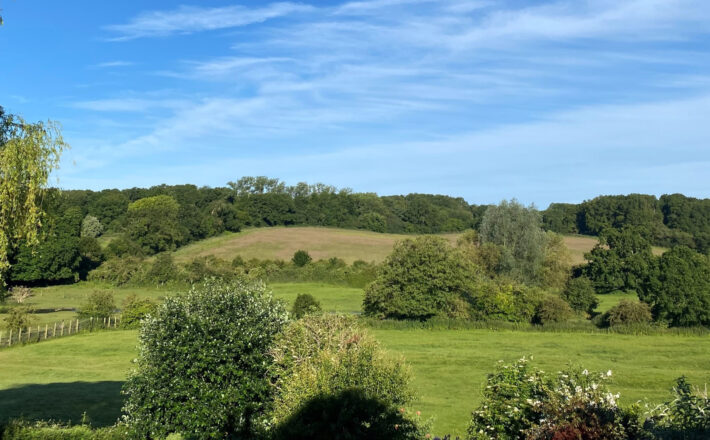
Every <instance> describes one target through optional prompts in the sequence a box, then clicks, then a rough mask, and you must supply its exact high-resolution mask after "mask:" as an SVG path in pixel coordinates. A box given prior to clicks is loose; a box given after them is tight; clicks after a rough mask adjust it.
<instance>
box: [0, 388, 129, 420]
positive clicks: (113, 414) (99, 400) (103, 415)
mask: <svg viewBox="0 0 710 440" xmlns="http://www.w3.org/2000/svg"><path fill="white" fill-rule="evenodd" d="M122 386H123V382H109V381H106V382H69V383H50V384H41V385H40V384H33V385H22V386H18V387H15V388H9V389H5V390H0V425H1V424H3V423H5V422H7V421H8V420H10V419H18V418H23V419H25V420H28V421H33V420H53V421H58V422H64V423H68V422H71V423H73V424H76V423H80V422H81V420H82V414H84V412H86V415H87V417H88V418H89V421H90V422H91V424H92V426H96V427H100V426H109V425H113V424H114V423H115V422H116V420H117V419H118V418H119V416H120V415H121V406H123V396H121V387H122Z"/></svg>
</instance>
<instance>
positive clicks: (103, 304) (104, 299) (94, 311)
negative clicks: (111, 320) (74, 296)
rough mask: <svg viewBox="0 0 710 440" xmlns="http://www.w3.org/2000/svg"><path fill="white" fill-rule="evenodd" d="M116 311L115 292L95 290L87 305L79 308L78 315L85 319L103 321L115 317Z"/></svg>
mask: <svg viewBox="0 0 710 440" xmlns="http://www.w3.org/2000/svg"><path fill="white" fill-rule="evenodd" d="M114 310H116V302H115V301H114V299H113V292H106V291H101V290H95V291H93V292H91V294H90V295H89V298H88V299H87V300H86V303H85V304H84V305H82V306H81V307H80V308H79V311H78V313H79V316H80V317H81V318H83V319H88V318H96V319H103V318H108V317H109V316H111V315H113V312H114Z"/></svg>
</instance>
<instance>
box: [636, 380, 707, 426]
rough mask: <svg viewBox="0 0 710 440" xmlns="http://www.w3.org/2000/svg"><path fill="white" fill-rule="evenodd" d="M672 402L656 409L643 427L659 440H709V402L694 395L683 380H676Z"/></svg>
mask: <svg viewBox="0 0 710 440" xmlns="http://www.w3.org/2000/svg"><path fill="white" fill-rule="evenodd" d="M673 394H674V396H675V398H674V399H673V400H671V401H670V402H666V403H664V404H662V405H659V406H658V407H657V408H655V409H654V410H653V411H652V413H651V414H650V417H648V418H647V419H646V422H645V424H644V426H645V427H646V428H647V429H648V430H649V431H651V432H652V433H653V434H654V435H655V436H656V438H658V439H662V440H666V439H668V440H675V439H678V440H681V439H682V440H701V439H707V438H710V398H708V395H707V391H705V392H704V393H701V392H699V391H698V390H695V391H693V389H692V388H691V386H690V384H689V383H688V382H687V381H686V379H685V377H679V378H678V379H677V380H676V386H675V387H673Z"/></svg>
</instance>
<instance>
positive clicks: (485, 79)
mask: <svg viewBox="0 0 710 440" xmlns="http://www.w3.org/2000/svg"><path fill="white" fill-rule="evenodd" d="M188 1H189V0H188ZM0 8H2V9H3V10H2V16H3V18H4V20H5V25H4V26H2V27H0V105H3V106H5V107H6V109H7V110H9V111H10V112H13V113H19V114H21V115H23V116H24V117H26V118H27V119H30V120H39V119H48V118H50V119H54V120H57V121H60V122H61V123H62V124H63V127H64V134H65V138H66V140H67V141H68V142H69V143H70V144H71V145H72V149H71V150H70V151H69V152H67V153H66V154H65V156H64V159H63V163H62V168H61V170H60V171H59V172H57V177H58V179H59V186H61V187H63V188H89V189H101V188H112V187H118V188H126V187H133V186H150V185H156V184H160V183H168V184H177V183H194V184H197V185H210V186H220V185H224V184H225V183H226V182H228V181H230V180H235V179H237V178H238V177H240V176H244V175H267V176H271V177H279V178H281V179H282V180H285V181H286V182H287V183H293V184H295V183H296V182H299V181H308V182H310V183H314V182H324V183H328V184H332V185H335V186H338V187H350V188H352V189H354V190H355V191H373V192H377V193H380V194H407V193H410V192H425V193H440V194H449V195H453V196H462V197H464V198H465V199H466V200H468V201H469V202H471V203H491V202H498V201H500V200H502V199H504V198H512V197H517V198H518V199H519V200H521V201H523V202H525V203H531V202H534V203H536V204H537V205H538V206H541V207H545V206H546V205H547V204H548V203H550V202H553V201H563V202H579V201H582V200H584V199H588V198H591V197H594V196H596V195H599V194H621V193H631V192H640V193H649V194H658V195H660V194H663V193H674V192H682V193H685V194H687V195H691V196H695V197H708V196H710V178H709V176H710V25H709V24H708V23H710V3H708V2H707V0H586V1H584V0H559V1H523V0H509V1H477V0H467V1H463V0H450V1H444V0H438V1H425V0H370V1H352V2H342V1H341V2H336V1H317V2H316V1H312V2H299V3H292V2H276V3H268V2H263V1H262V2H257V1H244V2H226V1H193V2H192V3H187V2H179V3H178V2H169V1H121V2H103V1H92V2H89V1H84V2H79V1H71V0H64V1H49V0H44V1H36V0H0Z"/></svg>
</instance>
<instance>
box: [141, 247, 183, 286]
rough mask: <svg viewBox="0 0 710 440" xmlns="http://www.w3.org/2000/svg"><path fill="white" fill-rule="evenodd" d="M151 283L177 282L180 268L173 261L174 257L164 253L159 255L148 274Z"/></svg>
mask: <svg viewBox="0 0 710 440" xmlns="http://www.w3.org/2000/svg"><path fill="white" fill-rule="evenodd" d="M146 277H147V279H148V280H149V281H151V282H153V283H158V284H166V283H169V282H171V281H175V280H176V279H177V277H178V268H177V266H176V265H175V262H174V261H173V256H172V255H171V254H170V253H168V252H164V253H162V254H158V256H156V257H155V260H154V261H153V264H152V265H151V266H150V270H148V273H147V274H146Z"/></svg>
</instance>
